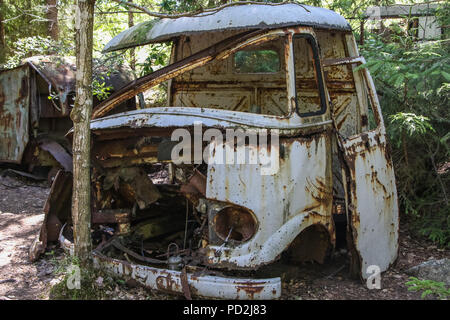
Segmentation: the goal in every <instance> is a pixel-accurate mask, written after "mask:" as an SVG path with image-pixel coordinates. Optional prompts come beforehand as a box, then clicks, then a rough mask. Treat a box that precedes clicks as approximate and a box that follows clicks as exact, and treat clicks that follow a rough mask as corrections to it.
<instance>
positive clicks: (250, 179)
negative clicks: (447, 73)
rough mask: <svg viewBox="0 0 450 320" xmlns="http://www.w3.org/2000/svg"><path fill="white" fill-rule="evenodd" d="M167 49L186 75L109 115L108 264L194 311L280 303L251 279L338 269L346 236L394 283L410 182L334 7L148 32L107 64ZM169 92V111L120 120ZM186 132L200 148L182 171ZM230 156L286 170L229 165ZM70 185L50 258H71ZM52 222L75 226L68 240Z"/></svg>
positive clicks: (102, 251) (246, 11) (99, 252)
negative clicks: (333, 265)
mask: <svg viewBox="0 0 450 320" xmlns="http://www.w3.org/2000/svg"><path fill="white" fill-rule="evenodd" d="M167 41H171V42H172V55H171V63H170V65H168V66H167V67H164V68H162V69H160V70H158V71H156V72H154V73H152V74H150V75H147V76H144V77H142V78H140V79H137V80H136V81H134V82H132V83H130V84H129V85H127V86H126V87H124V88H123V89H122V90H119V91H118V92H116V93H115V94H113V95H112V96H111V97H110V98H108V99H107V100H105V101H103V102H102V103H101V104H100V105H99V106H97V107H96V108H95V110H94V112H93V117H94V119H93V120H92V122H91V130H92V141H93V147H92V158H93V163H92V168H93V174H92V180H93V183H92V186H93V191H92V203H93V213H92V216H93V220H92V222H93V226H94V229H95V231H94V239H95V238H96V235H98V237H97V238H98V242H99V243H100V244H99V246H98V247H97V248H96V249H95V250H94V252H93V255H94V261H95V263H96V265H98V266H103V267H105V268H106V269H108V270H110V271H112V272H114V273H116V274H121V275H125V276H129V277H132V278H134V279H136V280H138V281H139V282H141V283H143V284H144V285H146V286H149V287H151V288H154V289H160V290H166V291H170V292H178V293H184V294H185V295H186V296H187V297H189V296H190V295H191V294H192V295H199V296H207V297H218V298H229V299H234V298H239V299H249V298H254V299H269V298H277V297H279V296H280V294H281V281H280V278H269V279H255V278H251V277H242V274H244V275H245V270H255V269H258V268H259V267H261V266H263V265H267V264H270V263H272V262H274V261H276V260H277V259H279V258H280V256H281V255H284V256H287V257H288V258H290V259H292V260H294V261H316V262H318V263H323V262H324V260H325V259H326V257H327V255H328V254H329V253H330V252H332V251H333V249H334V247H335V244H336V238H337V236H336V234H337V233H336V229H337V226H339V225H343V226H344V231H345V232H344V233H345V235H344V236H342V237H343V238H345V239H346V242H347V246H348V249H349V251H350V253H351V272H353V273H355V274H358V275H359V276H360V277H361V278H362V279H366V278H367V277H368V276H369V274H370V272H371V271H370V270H371V268H369V267H370V266H372V265H375V266H377V267H378V268H379V270H380V271H384V270H386V269H387V268H388V267H389V266H390V264H392V263H393V262H394V261H395V259H396V256H397V249H398V208H397V194H396V186H395V177H394V172H393V167H392V163H391V158H390V154H389V147H388V143H387V139H386V134H385V127H384V124H383V118H382V115H381V110H380V104H379V102H378V98H377V95H376V92H375V88H374V84H373V82H372V79H371V77H370V74H369V72H368V70H367V69H365V68H359V69H356V68H357V67H358V66H360V65H361V64H364V59H363V58H362V57H360V56H359V52H358V49H357V46H356V43H355V39H354V36H353V34H352V31H351V28H350V26H349V24H348V23H347V21H346V20H345V19H344V18H343V17H341V16H339V15H338V14H336V13H334V12H332V11H329V10H326V9H322V8H315V7H310V6H303V5H297V4H282V5H262V4H261V5H257V4H248V5H245V6H244V7H243V6H233V7H228V8H224V9H223V10H219V11H217V12H214V13H208V14H200V15H198V16H194V17H183V18H179V19H163V20H158V21H151V22H148V23H142V24H140V25H137V26H135V27H133V28H131V29H129V30H126V31H124V32H123V33H121V34H120V35H118V36H117V37H116V38H114V39H113V40H112V41H111V42H110V43H109V44H108V46H107V48H106V49H105V50H106V51H111V50H118V49H123V48H127V47H133V46H137V45H144V44H147V43H155V42H167ZM165 81H168V106H167V107H162V108H161V107H158V108H152V107H151V106H150V107H149V108H146V109H141V110H136V111H129V112H124V113H119V114H115V115H112V116H106V117H105V116H104V115H105V114H106V113H107V112H110V111H111V110H113V109H114V108H115V106H117V105H118V104H120V103H121V102H122V101H125V100H126V99H129V98H130V97H133V96H135V95H136V94H139V93H141V92H144V91H146V90H149V89H151V88H152V87H153V86H155V85H157V84H159V83H162V82H165ZM180 130H181V131H180ZM186 132H187V133H189V137H190V138H189V139H190V140H189V142H188V143H187V145H188V146H189V147H190V148H185V149H184V150H183V154H182V155H181V157H180V158H176V159H175V158H174V154H176V155H180V153H179V152H178V151H179V150H178V149H177V148H178V147H179V143H180V141H179V138H180V137H182V136H183V134H184V135H186ZM241 133H244V137H243V138H242V136H240V134H241ZM229 136H230V137H231V139H230V140H228V138H229ZM256 136H257V140H252V137H256ZM225 137H226V138H227V139H225ZM235 137H237V139H236V140H235ZM240 138H241V140H240V142H239V139H240ZM225 140H227V142H226V143H223V141H225ZM268 141H270V143H267V142H268ZM263 142H266V143H263ZM185 146H186V145H185ZM227 148H228V149H227ZM199 150H200V152H199ZM223 150H231V151H232V154H233V157H234V156H235V155H236V154H237V157H239V154H241V155H245V157H247V156H248V155H252V154H253V155H257V158H264V157H265V158H268V159H270V160H269V161H268V162H265V163H261V162H257V163H250V162H248V161H239V158H238V160H237V161H234V160H231V159H228V161H222V159H223V152H221V151H223ZM175 151H177V152H175ZM241 152H242V153H241ZM245 157H244V158H245ZM180 159H182V160H181V161H180ZM233 159H234V158H233ZM245 159H247V158H245ZM225 160H227V159H225ZM267 164H269V165H267ZM70 179H71V175H70V174H69V173H66V172H63V171H61V172H60V173H59V174H58V177H57V179H56V181H55V183H54V184H53V186H52V191H51V195H50V198H49V199H48V201H47V204H46V207H45V211H46V222H47V224H46V225H44V227H43V228H42V230H41V234H40V240H39V241H37V242H36V243H35V247H34V248H35V249H36V248H39V249H40V250H35V251H34V253H36V252H42V250H43V248H45V244H46V241H47V240H48V239H50V238H51V239H52V240H55V238H59V240H60V241H61V243H62V244H63V245H65V246H67V247H68V248H70V246H71V244H70V238H71V232H70V223H71V219H70V205H69V204H70V194H71V190H70V183H69V182H70ZM64 202H65V204H64ZM51 221H53V223H55V221H56V225H59V226H61V225H62V224H65V227H64V228H63V229H60V228H56V231H58V232H54V231H55V228H54V224H53V225H52V224H51ZM111 227H114V228H115V229H114V230H113V229H111ZM49 230H53V234H52V235H51V236H50V235H49V233H50V232H49ZM108 232H110V233H111V235H112V234H114V235H112V237H111V236H108V235H107V233H108ZM339 237H341V236H339ZM34 256H36V255H34ZM225 270H240V271H239V272H243V273H240V275H241V276H240V277H236V276H234V277H230V276H226V275H223V274H222V272H225Z"/></svg>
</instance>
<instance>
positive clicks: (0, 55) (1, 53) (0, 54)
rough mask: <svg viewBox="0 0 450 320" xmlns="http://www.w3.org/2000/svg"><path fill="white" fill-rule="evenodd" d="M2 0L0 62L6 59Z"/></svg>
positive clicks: (0, 12)
mask: <svg viewBox="0 0 450 320" xmlns="http://www.w3.org/2000/svg"><path fill="white" fill-rule="evenodd" d="M4 7H5V5H4V3H3V0H0V63H3V62H4V61H5V59H6V38H5V24H4V23H3V19H4V17H3V10H4Z"/></svg>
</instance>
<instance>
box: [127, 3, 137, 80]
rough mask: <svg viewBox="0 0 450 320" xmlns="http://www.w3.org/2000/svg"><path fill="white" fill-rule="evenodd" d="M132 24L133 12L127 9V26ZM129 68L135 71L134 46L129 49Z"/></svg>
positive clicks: (129, 26)
mask: <svg viewBox="0 0 450 320" xmlns="http://www.w3.org/2000/svg"><path fill="white" fill-rule="evenodd" d="M133 26H134V16H133V12H131V11H128V28H131V27H133ZM130 68H131V70H133V72H134V71H136V51H135V49H134V48H131V49H130Z"/></svg>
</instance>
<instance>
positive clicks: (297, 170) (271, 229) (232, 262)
mask: <svg viewBox="0 0 450 320" xmlns="http://www.w3.org/2000/svg"><path fill="white" fill-rule="evenodd" d="M219 148H222V146H220V145H219V146H215V145H214V147H213V148H212V149H211V150H210V159H209V163H213V164H210V165H209V166H208V174H207V187H206V197H207V198H208V199H214V200H219V201H223V202H227V203H233V204H236V205H239V206H242V207H245V208H248V209H250V210H251V211H252V212H253V213H254V214H255V215H256V218H257V220H258V230H257V232H256V234H255V236H254V237H253V238H252V239H251V240H250V241H248V242H245V243H242V244H240V245H237V246H235V247H225V248H220V246H210V247H209V248H210V252H209V262H210V263H212V264H217V265H225V266H235V267H240V268H252V267H255V266H258V265H261V264H265V263H269V262H272V261H274V260H275V259H276V257H277V256H278V255H279V254H281V253H282V252H283V251H284V250H285V249H286V248H287V247H288V246H289V245H290V244H291V242H292V241H293V240H294V239H295V238H296V237H297V236H298V235H299V234H300V232H301V231H302V230H304V229H305V228H307V227H309V226H311V225H313V224H321V225H323V226H324V227H325V229H327V230H328V231H329V232H330V234H333V231H334V230H333V226H332V224H331V223H330V222H331V206H332V200H333V196H332V181H331V143H330V134H329V132H328V131H324V132H322V133H319V134H316V135H312V136H311V137H307V138H295V139H281V141H280V149H281V150H282V152H281V154H280V155H279V157H280V158H279V169H278V170H274V173H273V174H269V175H263V174H262V172H261V166H260V165H258V164H219V163H224V162H223V161H221V160H220V158H219V157H220V156H221V153H222V152H220V149H219ZM275 149H278V148H277V147H276V146H271V149H270V150H267V152H268V155H269V156H270V155H271V153H274V152H275V153H278V152H279V150H275ZM237 152H239V147H238V150H237ZM254 152H258V150H254Z"/></svg>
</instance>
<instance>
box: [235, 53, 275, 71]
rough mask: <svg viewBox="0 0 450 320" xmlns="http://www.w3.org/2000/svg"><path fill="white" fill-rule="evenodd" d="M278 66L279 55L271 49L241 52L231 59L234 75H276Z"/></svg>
mask: <svg viewBox="0 0 450 320" xmlns="http://www.w3.org/2000/svg"><path fill="white" fill-rule="evenodd" d="M280 64H281V63H280V57H279V54H278V52H277V51H276V50H273V49H254V50H241V51H238V52H236V53H235V54H234V59H233V67H234V71H235V72H236V73H277V72H279V71H280V69H281V66H280Z"/></svg>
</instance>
